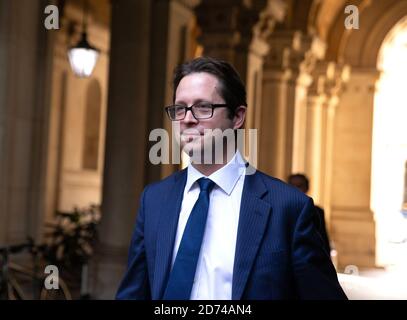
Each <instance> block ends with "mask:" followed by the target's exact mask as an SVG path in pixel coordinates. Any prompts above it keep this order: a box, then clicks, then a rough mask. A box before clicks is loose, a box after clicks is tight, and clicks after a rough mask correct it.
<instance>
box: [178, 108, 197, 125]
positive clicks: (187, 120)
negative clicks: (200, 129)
mask: <svg viewBox="0 0 407 320" xmlns="http://www.w3.org/2000/svg"><path fill="white" fill-rule="evenodd" d="M182 121H183V122H185V123H197V122H198V120H196V119H195V117H194V115H193V114H192V110H188V111H187V113H186V114H185V118H184V120H182Z"/></svg>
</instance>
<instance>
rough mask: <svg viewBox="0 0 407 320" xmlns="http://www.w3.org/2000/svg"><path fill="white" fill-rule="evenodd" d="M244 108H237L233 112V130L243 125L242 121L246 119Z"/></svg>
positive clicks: (245, 108)
mask: <svg viewBox="0 0 407 320" xmlns="http://www.w3.org/2000/svg"><path fill="white" fill-rule="evenodd" d="M246 110H247V107H246V106H239V107H237V108H236V110H235V115H234V116H233V129H241V128H243V125H244V120H245V119H246Z"/></svg>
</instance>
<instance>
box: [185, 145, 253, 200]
mask: <svg viewBox="0 0 407 320" xmlns="http://www.w3.org/2000/svg"><path fill="white" fill-rule="evenodd" d="M245 169H246V164H245V161H244V160H243V158H242V156H241V154H240V152H239V151H237V152H236V153H235V155H234V156H233V158H232V159H231V160H230V161H229V162H228V163H227V164H226V165H225V166H223V167H222V168H220V169H219V170H217V171H215V172H214V173H212V174H211V175H210V176H209V177H207V178H209V179H211V180H212V181H213V182H215V183H216V185H217V186H218V187H220V188H221V189H222V190H223V191H224V192H225V193H227V194H228V195H230V194H231V193H232V191H233V189H234V187H235V186H236V183H237V181H238V180H239V178H240V176H241V175H242V174H243V173H244V172H245ZM202 177H206V176H205V175H204V174H202V173H201V172H199V171H198V170H197V169H195V168H194V167H193V166H192V165H191V163H190V164H189V165H188V178H187V182H186V185H185V191H186V192H189V191H190V190H191V188H192V187H193V186H194V183H195V182H196V181H197V180H198V179H200V178H202ZM195 186H196V185H195Z"/></svg>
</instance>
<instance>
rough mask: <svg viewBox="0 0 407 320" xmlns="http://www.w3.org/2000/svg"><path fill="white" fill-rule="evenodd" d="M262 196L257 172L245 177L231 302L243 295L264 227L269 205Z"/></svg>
mask: <svg viewBox="0 0 407 320" xmlns="http://www.w3.org/2000/svg"><path fill="white" fill-rule="evenodd" d="M265 193H267V189H266V186H265V185H264V182H263V180H262V179H261V177H260V174H259V173H258V172H256V173H255V174H253V175H247V176H246V177H245V183H244V187H243V193H242V201H241V206H240V216H239V226H238V232H237V240H236V255H235V261H234V267H233V283H232V299H233V300H239V299H241V297H242V295H243V291H244V288H245V285H246V283H247V279H248V277H249V274H250V270H251V268H252V265H253V262H254V260H255V258H256V254H257V251H258V249H259V246H260V243H261V240H262V238H263V234H264V231H265V229H266V226H267V221H268V218H269V215H270V212H271V205H270V204H269V203H268V202H266V201H264V200H262V199H261V197H262V196H263V195H264V194H265Z"/></svg>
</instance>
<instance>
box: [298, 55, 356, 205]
mask: <svg viewBox="0 0 407 320" xmlns="http://www.w3.org/2000/svg"><path fill="white" fill-rule="evenodd" d="M348 74H349V68H348V67H347V66H345V67H343V66H340V65H337V64H335V63H334V62H326V61H320V62H318V63H317V64H316V66H315V69H314V71H313V72H312V77H313V82H312V85H311V86H310V88H309V90H308V99H307V100H308V111H307V125H306V127H307V130H306V131H307V132H306V140H307V141H306V148H305V156H306V159H305V173H306V174H307V175H308V176H309V178H310V182H311V185H310V190H309V194H310V196H311V197H312V198H313V199H314V201H315V202H316V203H318V204H321V205H322V204H323V203H324V202H325V200H324V186H325V183H324V181H325V179H326V176H327V175H328V174H327V172H326V170H327V169H326V168H328V172H330V171H329V170H330V169H329V166H330V163H331V161H332V159H331V153H332V134H333V120H334V116H335V108H336V106H337V104H338V102H339V96H340V93H341V90H342V88H343V85H344V83H345V82H346V81H347V78H348Z"/></svg>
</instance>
